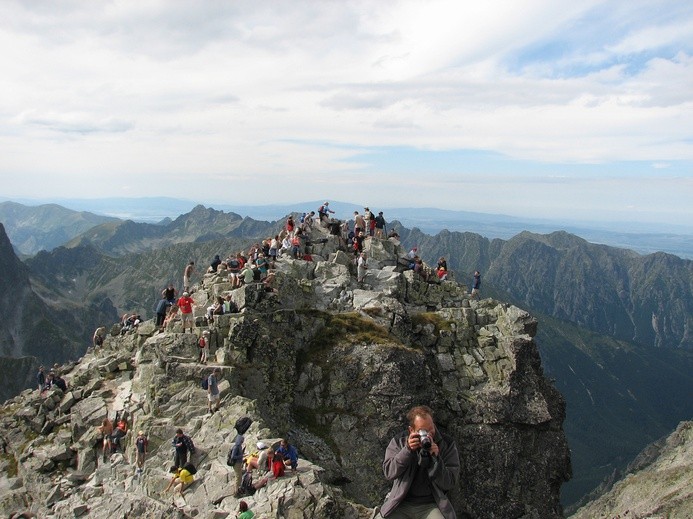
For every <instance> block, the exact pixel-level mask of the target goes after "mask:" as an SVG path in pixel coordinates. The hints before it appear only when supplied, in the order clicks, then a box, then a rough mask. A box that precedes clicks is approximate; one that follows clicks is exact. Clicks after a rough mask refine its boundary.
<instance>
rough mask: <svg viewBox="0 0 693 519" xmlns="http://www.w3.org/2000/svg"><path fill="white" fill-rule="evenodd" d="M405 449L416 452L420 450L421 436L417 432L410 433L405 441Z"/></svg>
mask: <svg viewBox="0 0 693 519" xmlns="http://www.w3.org/2000/svg"><path fill="white" fill-rule="evenodd" d="M407 447H409V450H410V451H417V450H419V449H420V448H421V436H420V435H419V433H418V432H416V431H412V432H410V433H409V438H408V439H407Z"/></svg>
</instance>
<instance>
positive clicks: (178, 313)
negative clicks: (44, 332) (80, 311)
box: [36, 202, 481, 519]
mask: <svg viewBox="0 0 693 519" xmlns="http://www.w3.org/2000/svg"><path fill="white" fill-rule="evenodd" d="M334 213H335V212H334V211H333V210H332V209H330V206H329V202H325V203H324V204H322V205H321V206H320V207H319V208H318V209H317V214H316V212H315V211H311V212H304V213H303V214H302V215H301V216H300V217H297V218H296V219H294V217H293V216H289V217H288V218H287V220H286V223H285V225H284V228H283V229H282V230H281V232H279V233H278V234H276V235H275V236H273V237H269V238H267V239H265V240H262V241H261V242H258V243H256V244H254V245H253V246H252V247H250V248H249V250H248V251H240V252H237V253H234V254H230V255H228V256H227V257H226V258H224V259H222V258H221V256H220V255H215V256H214V259H213V260H212V261H211V263H210V265H209V267H208V268H207V269H206V272H207V273H216V274H223V275H226V276H228V281H229V283H230V284H231V287H232V288H237V287H240V286H243V285H246V284H250V283H262V284H263V285H264V287H265V290H267V291H270V292H272V291H275V290H276V289H274V288H273V286H272V285H273V281H274V270H275V267H276V263H277V261H279V260H281V258H282V257H286V256H288V257H291V258H293V259H302V260H305V261H312V257H311V254H310V249H309V248H308V247H307V246H308V245H310V244H311V243H312V242H311V241H310V237H311V234H312V233H311V230H312V228H313V226H315V225H320V226H322V227H324V228H326V229H327V230H328V232H329V233H330V234H331V235H334V236H338V237H339V243H340V248H341V249H342V250H344V251H347V252H352V253H353V255H354V263H355V265H356V271H357V276H356V277H357V283H358V284H359V285H361V284H363V283H364V281H365V277H366V275H367V272H368V258H367V255H366V252H365V251H364V241H365V240H366V239H367V238H372V239H377V240H386V239H393V240H399V234H398V233H397V231H396V230H395V229H391V230H390V231H389V232H388V231H387V222H386V221H385V218H384V216H383V213H382V211H380V212H378V214H377V215H375V214H374V213H373V212H372V211H371V210H370V209H369V208H368V207H365V208H364V211H363V213H359V212H358V211H354V214H353V217H351V218H350V219H349V220H346V221H341V220H337V219H335V218H333V217H332V216H331V215H333V214H334ZM325 241H326V240H325ZM401 262H402V265H403V266H404V268H408V269H411V270H413V271H414V272H415V273H417V274H418V275H419V276H421V278H422V279H423V280H425V281H426V282H436V283H439V282H444V281H446V280H448V279H450V277H449V276H450V275H451V274H450V271H449V269H448V264H447V261H446V259H445V258H444V257H441V258H440V259H439V260H438V262H437V265H436V266H435V267H430V266H428V265H427V264H426V263H425V262H424V261H423V260H422V259H421V257H420V256H419V250H418V247H412V248H411V249H410V250H409V252H408V253H407V254H406V257H404V258H401ZM194 274H195V262H194V261H190V262H188V264H186V265H185V268H184V271H183V288H182V293H180V295H179V291H178V289H177V288H175V286H174V284H173V283H169V284H168V285H167V286H166V287H164V288H163V290H162V291H161V297H160V299H159V300H158V302H157V304H156V306H155V309H154V310H155V314H156V327H157V330H158V331H159V332H163V331H165V330H167V329H170V328H171V327H172V326H173V324H174V323H180V324H181V325H182V332H183V333H185V332H186V330H187V329H188V328H189V329H190V332H191V333H195V319H194V317H193V307H194V305H195V301H194V299H193V297H192V295H193V291H194V285H193V284H192V281H191V280H192V278H193V276H194ZM480 286H481V275H480V273H479V271H476V272H475V273H474V277H473V281H472V291H471V295H470V296H471V297H472V298H479V297H480V294H479V292H480ZM238 311H239V309H238V307H237V305H236V304H235V302H234V301H233V298H232V296H231V295H230V294H227V295H226V296H221V295H219V296H217V297H215V299H214V301H213V302H212V304H211V305H210V306H209V307H207V309H206V312H205V315H204V318H203V319H204V321H205V324H207V325H209V324H212V323H213V322H214V321H215V319H216V317H217V316H219V315H224V314H228V313H237V312H238ZM141 322H142V318H141V316H140V315H139V314H137V313H127V314H125V315H123V317H122V319H121V321H120V323H119V324H120V333H121V334H126V333H128V332H129V331H133V330H135V329H136V328H137V327H138V326H139V324H140V323H141ZM106 335H107V330H106V328H105V327H100V328H98V329H97V330H96V331H95V332H94V336H93V347H94V348H98V347H101V346H102V345H103V343H104V340H105V338H106ZM209 344H210V332H209V330H208V329H205V330H203V331H202V333H201V334H200V335H199V340H198V346H199V354H198V359H197V360H198V362H199V363H201V364H206V363H207V362H208V360H209ZM36 378H37V382H38V390H39V392H45V391H47V390H49V389H51V388H52V387H58V388H60V389H61V390H62V391H67V384H66V382H65V380H64V379H62V378H61V377H60V376H59V374H58V373H57V370H56V369H55V368H54V369H51V370H50V371H49V372H48V373H46V371H45V368H44V367H43V366H41V367H40V368H39V371H38V373H37V376H36ZM220 382H221V369H220V368H218V367H216V368H214V369H213V370H212V372H211V373H209V375H205V376H204V378H203V380H202V384H201V385H202V388H203V389H204V390H205V391H206V392H207V401H208V413H209V414H210V415H212V414H214V413H215V412H217V411H218V410H219V406H220V401H221V398H220V388H219V384H220ZM130 418H131V417H130V416H128V414H127V413H126V412H125V411H122V412H119V413H117V414H116V416H115V418H114V420H110V419H109V418H108V416H107V417H106V418H104V420H103V422H102V424H101V425H100V426H99V427H98V428H97V434H96V441H95V444H94V448H95V449H100V450H101V456H100V457H101V459H102V460H107V459H109V457H110V456H111V455H112V454H114V453H117V452H122V451H123V443H124V438H125V437H126V436H127V434H128V430H129V419H130ZM251 423H252V422H251V420H250V419H249V418H247V417H244V418H242V419H240V420H238V421H237V422H236V424H235V429H236V431H237V434H236V436H235V438H234V441H233V446H232V447H231V449H230V451H229V454H228V457H227V465H229V466H230V467H232V469H233V471H234V475H235V487H234V491H235V495H236V497H239V498H240V497H243V496H246V495H252V494H253V493H254V492H255V491H256V490H257V489H259V488H262V487H263V486H265V485H267V484H268V482H269V481H271V480H272V479H276V478H281V477H282V476H283V475H284V473H285V470H291V471H292V472H296V470H297V467H298V452H297V450H296V448H295V447H294V446H292V445H290V444H289V443H288V442H287V441H286V440H281V441H279V442H277V443H276V444H275V445H268V444H267V443H265V442H262V441H260V442H258V443H257V444H256V446H255V447H256V448H254V449H252V450H251V451H250V452H246V451H245V445H244V442H245V436H244V434H245V432H246V430H247V429H248V427H249V426H250V424H251ZM171 443H172V448H173V452H174V460H173V465H172V466H171V468H170V472H171V478H170V480H169V481H168V485H167V486H166V488H165V489H164V490H163V493H166V492H169V491H171V490H172V491H173V492H174V495H178V496H181V497H182V496H183V493H184V491H185V490H186V489H187V488H188V487H190V485H192V484H193V483H194V481H195V474H196V473H197V470H196V467H195V465H194V463H193V462H192V457H193V456H194V454H195V452H196V451H195V445H194V443H193V440H192V438H191V437H190V436H188V435H186V434H185V433H184V432H183V430H182V429H178V430H177V431H176V433H175V436H174V437H173V440H172V442H171ZM148 444H149V442H148V439H147V436H146V435H145V433H144V431H141V430H140V431H138V433H137V436H136V437H135V438H134V440H133V442H132V445H133V449H134V453H133V454H134V457H133V459H134V465H135V472H136V475H138V476H139V475H141V474H142V473H143V470H144V466H145V461H146V457H147V454H148ZM254 474H255V476H256V477H254ZM237 516H238V517H240V518H241V519H250V518H252V517H253V512H252V511H251V510H249V509H248V505H247V503H246V502H245V501H241V502H240V506H239V511H238V515H237Z"/></svg>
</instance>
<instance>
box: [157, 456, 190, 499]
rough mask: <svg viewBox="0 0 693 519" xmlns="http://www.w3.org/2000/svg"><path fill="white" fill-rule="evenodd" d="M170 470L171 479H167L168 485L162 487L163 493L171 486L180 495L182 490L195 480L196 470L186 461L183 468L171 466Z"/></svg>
mask: <svg viewBox="0 0 693 519" xmlns="http://www.w3.org/2000/svg"><path fill="white" fill-rule="evenodd" d="M170 472H171V474H173V477H172V478H171V481H169V483H168V486H167V487H166V488H165V489H164V492H163V493H166V492H168V491H169V490H170V489H171V487H173V491H174V492H177V493H178V494H179V495H180V496H182V495H183V491H184V490H185V489H186V488H188V487H189V486H190V485H191V484H192V483H193V481H195V476H194V473H195V472H196V471H195V469H194V468H192V467H191V466H190V463H188V464H186V465H185V466H184V467H183V468H178V467H176V466H171V470H170Z"/></svg>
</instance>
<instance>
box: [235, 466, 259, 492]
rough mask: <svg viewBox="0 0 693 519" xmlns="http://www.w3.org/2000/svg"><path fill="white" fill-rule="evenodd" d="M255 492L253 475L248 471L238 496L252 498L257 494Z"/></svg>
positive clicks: (242, 480) (244, 475)
mask: <svg viewBox="0 0 693 519" xmlns="http://www.w3.org/2000/svg"><path fill="white" fill-rule="evenodd" d="M255 490H256V489H255V486H254V485H253V475H252V474H251V473H250V471H249V470H246V471H245V474H243V479H241V487H240V488H239V489H238V494H239V495H246V496H252V495H253V494H254V493H255Z"/></svg>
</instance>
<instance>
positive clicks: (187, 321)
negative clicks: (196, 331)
mask: <svg viewBox="0 0 693 519" xmlns="http://www.w3.org/2000/svg"><path fill="white" fill-rule="evenodd" d="M193 304H195V301H193V299H192V298H191V297H190V294H188V293H187V292H183V296H182V297H181V298H180V299H179V300H178V307H179V308H180V313H181V321H182V324H183V333H185V329H186V328H187V327H188V326H189V327H190V333H193V328H194V327H195V319H194V318H193Z"/></svg>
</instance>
